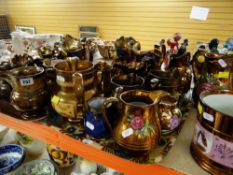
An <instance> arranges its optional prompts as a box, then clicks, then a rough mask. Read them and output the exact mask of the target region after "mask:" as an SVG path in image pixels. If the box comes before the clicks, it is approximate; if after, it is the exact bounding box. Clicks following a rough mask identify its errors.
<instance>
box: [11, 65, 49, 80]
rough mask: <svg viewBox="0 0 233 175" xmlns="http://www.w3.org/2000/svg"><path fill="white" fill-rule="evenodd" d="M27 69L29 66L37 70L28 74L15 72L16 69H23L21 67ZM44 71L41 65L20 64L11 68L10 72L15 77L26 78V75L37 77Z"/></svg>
mask: <svg viewBox="0 0 233 175" xmlns="http://www.w3.org/2000/svg"><path fill="white" fill-rule="evenodd" d="M25 68H27V69H29V68H36V70H37V72H36V73H34V74H29V75H18V74H16V73H15V71H16V70H23V69H25ZM44 71H45V69H44V68H43V67H40V66H20V67H17V68H14V69H11V70H10V72H11V73H12V74H13V76H15V77H16V78H28V77H37V76H39V75H41V74H43V73H44Z"/></svg>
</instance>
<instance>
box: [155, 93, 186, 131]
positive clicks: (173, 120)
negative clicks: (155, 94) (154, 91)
mask: <svg viewBox="0 0 233 175" xmlns="http://www.w3.org/2000/svg"><path fill="white" fill-rule="evenodd" d="M158 104H159V120H160V125H161V133H162V134H169V133H171V132H173V131H175V130H176V129H177V128H178V127H179V126H180V124H181V121H182V113H181V110H180V109H179V107H178V100H177V99H176V98H175V97H173V96H171V95H166V96H163V97H161V98H160V100H159V103H158Z"/></svg>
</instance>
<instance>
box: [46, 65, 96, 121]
mask: <svg viewBox="0 0 233 175" xmlns="http://www.w3.org/2000/svg"><path fill="white" fill-rule="evenodd" d="M55 69H56V72H57V77H56V82H57V84H58V86H59V90H58V91H57V92H56V93H55V94H54V95H53V96H52V98H51V102H52V107H53V109H54V110H55V111H56V112H57V113H58V114H60V115H61V116H63V117H66V118H68V120H69V121H71V122H82V121H83V117H84V113H85V110H86V108H87V100H88V99H90V98H91V97H92V96H93V95H94V94H95V87H94V69H93V64H92V63H91V62H89V61H84V60H73V61H69V60H68V61H63V62H60V63H58V64H56V65H55ZM75 74H76V78H78V77H79V80H78V81H79V82H76V83H75V81H76V80H75V79H76V78H74V75H75ZM81 89H82V90H81Z"/></svg>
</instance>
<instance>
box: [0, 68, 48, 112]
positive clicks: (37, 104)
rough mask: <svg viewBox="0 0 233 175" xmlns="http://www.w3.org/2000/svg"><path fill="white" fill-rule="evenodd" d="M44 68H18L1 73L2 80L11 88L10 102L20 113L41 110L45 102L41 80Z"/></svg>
mask: <svg viewBox="0 0 233 175" xmlns="http://www.w3.org/2000/svg"><path fill="white" fill-rule="evenodd" d="M43 73H44V68H42V67H34V66H28V67H19V68H15V69H12V70H10V71H8V72H5V73H2V74H1V76H0V79H1V78H3V79H4V80H5V81H7V82H8V83H9V84H10V85H11V87H12V88H13V90H12V92H11V96H10V102H11V104H12V105H13V106H14V108H15V109H16V110H18V111H22V112H31V111H35V110H39V109H42V108H43V107H44V106H45V104H46V102H47V90H46V84H45V81H44V80H43V77H42V76H43Z"/></svg>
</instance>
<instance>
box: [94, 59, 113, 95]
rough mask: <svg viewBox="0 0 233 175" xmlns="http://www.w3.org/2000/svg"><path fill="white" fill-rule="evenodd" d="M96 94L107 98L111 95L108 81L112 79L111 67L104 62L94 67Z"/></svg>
mask: <svg viewBox="0 0 233 175" xmlns="http://www.w3.org/2000/svg"><path fill="white" fill-rule="evenodd" d="M94 69H95V79H96V91H97V92H96V94H97V95H104V96H105V97H108V96H110V95H111V86H110V83H109V81H110V80H111V77H112V66H110V65H108V64H107V63H106V62H103V61H100V62H98V63H97V64H96V65H95V67H94Z"/></svg>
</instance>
